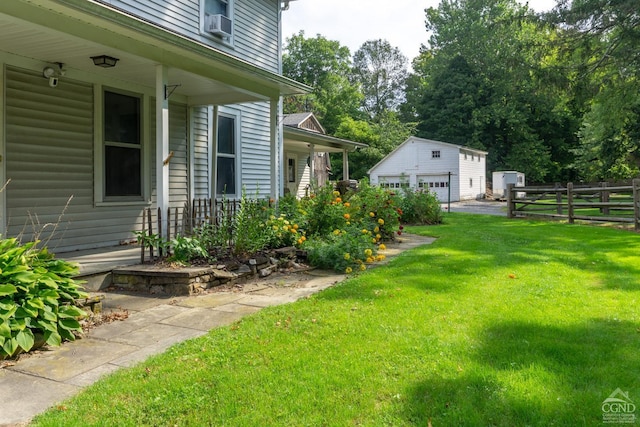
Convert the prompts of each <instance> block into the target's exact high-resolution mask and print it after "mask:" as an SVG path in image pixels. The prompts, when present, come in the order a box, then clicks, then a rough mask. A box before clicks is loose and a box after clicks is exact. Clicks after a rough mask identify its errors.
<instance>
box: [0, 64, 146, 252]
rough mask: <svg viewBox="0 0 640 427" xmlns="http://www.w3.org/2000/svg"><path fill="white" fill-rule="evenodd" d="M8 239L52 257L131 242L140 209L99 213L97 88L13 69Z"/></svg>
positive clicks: (8, 78)
mask: <svg viewBox="0 0 640 427" xmlns="http://www.w3.org/2000/svg"><path fill="white" fill-rule="evenodd" d="M5 76H6V82H5V84H6V94H5V99H6V119H5V120H6V157H7V159H6V160H7V161H6V175H7V178H8V179H10V180H11V182H10V183H9V185H8V186H7V188H6V190H5V191H6V204H7V233H6V234H7V235H8V236H19V237H20V238H21V239H22V240H23V241H30V240H33V239H34V238H38V239H39V240H42V241H44V242H47V245H48V247H49V248H50V249H51V250H53V251H60V252H62V251H65V250H73V249H84V248H92V247H99V246H109V245H117V244H119V243H121V242H122V241H123V240H130V239H131V238H132V237H133V236H132V233H131V231H132V230H134V229H136V225H137V224H138V223H139V218H140V213H141V208H140V207H139V206H137V207H133V206H130V207H127V206H118V207H115V206H113V207H107V206H105V207H100V208H97V207H94V200H93V196H94V189H93V183H94V179H93V178H94V172H93V167H92V166H93V150H94V139H93V86H92V85H90V84H88V83H84V82H79V81H74V80H71V79H65V80H64V81H61V82H60V84H59V85H58V87H57V88H50V87H49V86H48V82H47V80H46V79H43V78H42V76H41V73H36V72H31V71H27V70H22V69H18V68H13V67H7V69H6V72H5Z"/></svg>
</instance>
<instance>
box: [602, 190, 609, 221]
mask: <svg viewBox="0 0 640 427" xmlns="http://www.w3.org/2000/svg"><path fill="white" fill-rule="evenodd" d="M600 186H601V187H602V188H603V189H602V190H600V202H601V203H608V202H609V192H608V191H606V190H605V188H607V183H606V182H601V183H600ZM600 213H601V214H602V215H609V206H601V207H600Z"/></svg>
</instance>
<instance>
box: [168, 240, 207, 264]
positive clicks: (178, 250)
mask: <svg viewBox="0 0 640 427" xmlns="http://www.w3.org/2000/svg"><path fill="white" fill-rule="evenodd" d="M171 248H172V250H173V255H171V257H170V258H171V259H172V260H174V261H178V262H183V263H186V262H189V261H193V260H196V259H205V260H206V259H208V258H209V253H208V252H207V249H206V248H205V247H204V245H203V244H202V242H201V241H200V240H199V239H197V238H194V237H184V236H178V237H176V238H175V239H173V240H171Z"/></svg>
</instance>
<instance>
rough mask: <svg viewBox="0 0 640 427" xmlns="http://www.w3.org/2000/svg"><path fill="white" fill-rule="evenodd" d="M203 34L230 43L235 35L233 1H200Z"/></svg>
mask: <svg viewBox="0 0 640 427" xmlns="http://www.w3.org/2000/svg"><path fill="white" fill-rule="evenodd" d="M200 26H201V30H202V34H204V35H206V36H207V37H211V38H218V39H222V40H224V41H226V42H230V40H231V36H232V34H233V0H200Z"/></svg>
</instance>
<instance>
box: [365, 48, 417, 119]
mask: <svg viewBox="0 0 640 427" xmlns="http://www.w3.org/2000/svg"><path fill="white" fill-rule="evenodd" d="M352 75H353V79H354V80H355V82H357V83H358V84H359V85H360V88H361V90H362V92H363V94H364V101H363V107H364V110H365V111H366V112H367V113H368V114H369V116H370V117H371V118H372V119H374V120H375V119H377V118H378V117H379V116H380V115H382V114H383V113H384V112H386V111H396V110H397V108H398V106H399V105H400V104H401V102H402V101H403V100H404V86H405V80H406V78H407V58H406V57H405V56H404V55H403V54H402V53H401V52H400V49H398V48H397V47H393V46H391V44H389V42H388V41H386V40H381V39H378V40H369V41H366V42H365V43H364V44H363V45H362V46H361V47H360V48H359V49H358V50H357V51H356V53H355V54H354V55H353V68H352Z"/></svg>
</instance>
